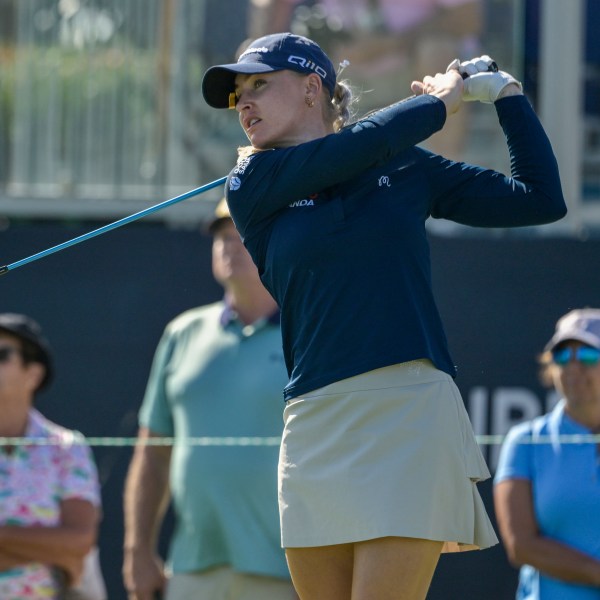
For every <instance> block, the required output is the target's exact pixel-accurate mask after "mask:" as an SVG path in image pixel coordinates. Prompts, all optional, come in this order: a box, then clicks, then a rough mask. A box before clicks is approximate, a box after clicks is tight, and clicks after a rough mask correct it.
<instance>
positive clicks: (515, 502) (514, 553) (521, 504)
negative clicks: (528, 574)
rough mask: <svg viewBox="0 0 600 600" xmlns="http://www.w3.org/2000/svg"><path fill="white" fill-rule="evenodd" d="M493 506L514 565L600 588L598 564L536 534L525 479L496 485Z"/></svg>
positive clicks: (529, 488)
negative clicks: (532, 568)
mask: <svg viewBox="0 0 600 600" xmlns="http://www.w3.org/2000/svg"><path fill="white" fill-rule="evenodd" d="M494 507H495V511H496V517H497V520H498V526H499V528H500V535H501V537H502V540H503V542H504V547H505V549H506V553H507V555H508V559H509V560H510V562H511V563H512V564H513V565H515V566H521V565H524V564H526V565H531V566H532V567H534V568H536V569H538V570H539V571H541V572H543V573H545V574H546V575H549V576H550V577H554V578H556V579H561V580H562V581H566V582H569V583H580V584H586V585H593V586H598V587H600V561H598V560H596V559H594V558H593V557H592V556H589V555H587V554H584V553H583V552H580V551H578V550H575V549H574V548H572V547H570V546H567V545H565V544H562V543H560V542H557V541H555V540H553V539H551V538H548V537H545V536H544V535H542V533H541V532H540V531H539V528H538V526H537V522H536V519H535V514H534V510H533V497H532V493H531V483H530V482H529V481H528V480H525V479H507V480H504V481H501V482H499V483H497V484H496V485H495V486H494Z"/></svg>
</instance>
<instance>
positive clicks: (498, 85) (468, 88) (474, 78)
mask: <svg viewBox="0 0 600 600" xmlns="http://www.w3.org/2000/svg"><path fill="white" fill-rule="evenodd" d="M451 69H454V70H455V71H458V72H459V73H460V74H461V75H462V77H463V79H464V80H465V82H464V89H463V96H462V99H463V100H464V101H466V102H474V101H475V100H478V101H479V102H484V103H486V104H491V103H493V102H495V101H496V100H497V99H498V96H499V95H500V92H501V91H502V90H503V89H504V88H505V87H506V86H507V85H510V84H511V83H514V84H516V85H518V86H519V88H520V89H521V90H522V89H523V86H522V85H521V83H520V82H518V81H517V80H516V79H515V78H514V77H513V76H512V75H510V74H509V73H506V72H504V71H498V67H497V65H496V63H495V62H494V61H493V60H492V59H491V58H490V57H489V56H487V55H485V54H484V55H483V56H480V57H478V58H473V59H471V60H467V61H465V62H460V61H459V60H458V58H455V59H454V60H453V61H452V62H451V63H450V64H449V65H448V68H447V69H446V72H448V71H450V70H451Z"/></svg>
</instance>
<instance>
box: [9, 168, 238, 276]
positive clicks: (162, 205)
mask: <svg viewBox="0 0 600 600" xmlns="http://www.w3.org/2000/svg"><path fill="white" fill-rule="evenodd" d="M226 179H227V178H226V177H221V178H220V179H215V180H214V181H211V182H210V183H207V184H205V185H203V186H200V187H198V188H195V189H193V190H190V191H189V192H185V193H184V194H181V195H179V196H175V197H174V198H170V199H169V200H165V201H164V202H161V203H159V204H155V205H154V206H150V207H149V208H146V209H144V210H141V211H139V212H137V213H135V214H133V215H129V216H128V217H124V218H122V219H119V220H118V221H115V222H114V223H109V224H108V225H104V226H103V227H99V228H98V229H94V231H90V232H89V233H84V234H83V235H80V236H78V237H76V238H73V239H72V240H68V241H66V242H63V243H62V244H58V245H57V246H53V247H52V248H48V249H47V250H42V251H41V252H38V253H37V254H32V255H31V256H28V257H27V258H22V259H21V260H17V261H16V262H13V263H10V264H8V265H5V266H3V267H0V275H5V274H6V273H8V272H9V271H13V270H14V269H16V268H18V267H22V266H23V265H26V264H28V263H30V262H33V261H34V260H38V259H40V258H43V257H44V256H48V255H49V254H54V253H55V252H58V251H60V250H64V249H65V248H69V246H74V245H75V244H79V243H80V242H85V241H86V240H89V239H91V238H93V237H96V236H97V235H101V234H103V233H106V232H108V231H111V230H113V229H116V228H117V227H121V226H122V225H127V223H131V222H132V221H136V220H137V219H141V218H142V217H145V216H146V215H149V214H152V213H154V212H156V211H158V210H161V209H163V208H166V207H167V206H171V205H172V204H176V203H177V202H181V201H182V200H187V199H188V198H191V197H192V196H198V195H199V194H203V193H204V192H207V191H208V190H212V189H213V188H215V187H217V186H219V185H222V184H224V183H225V180H226Z"/></svg>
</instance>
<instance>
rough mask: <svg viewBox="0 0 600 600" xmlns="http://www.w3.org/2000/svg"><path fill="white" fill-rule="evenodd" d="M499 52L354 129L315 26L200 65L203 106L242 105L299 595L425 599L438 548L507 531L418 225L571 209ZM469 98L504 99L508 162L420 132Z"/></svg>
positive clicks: (234, 188)
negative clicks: (272, 322)
mask: <svg viewBox="0 0 600 600" xmlns="http://www.w3.org/2000/svg"><path fill="white" fill-rule="evenodd" d="M491 62H492V61H491V59H489V58H488V57H482V58H481V59H476V60H473V61H469V62H468V63H459V62H458V61H454V62H453V63H452V64H451V66H450V67H449V70H448V72H446V73H445V74H437V75H435V76H433V77H425V78H424V79H423V81H422V82H414V83H413V86H412V87H413V92H414V93H415V94H417V96H416V97H414V98H412V99H408V100H405V101H403V102H399V103H397V104H394V105H392V106H388V107H387V108H384V109H382V110H380V111H377V112H375V113H373V114H370V115H367V116H366V117H365V118H363V119H361V120H359V121H358V122H356V123H354V124H351V125H347V121H348V119H349V106H350V102H351V92H350V88H349V87H348V86H347V85H346V84H345V83H341V82H337V81H336V71H335V69H334V67H333V65H332V63H331V61H330V60H329V58H328V57H327V56H326V55H325V54H324V52H323V51H322V50H321V48H320V47H319V46H318V45H317V44H315V43H314V42H312V41H311V40H308V39H306V38H303V37H300V36H296V35H292V34H289V33H282V34H274V35H269V36H266V37H263V38H260V39H258V40H256V41H255V42H253V43H252V44H251V45H250V47H249V48H248V49H247V50H246V51H245V52H244V53H243V54H242V55H241V56H240V58H239V60H238V62H237V63H235V64H229V65H219V66H215V67H212V68H210V69H209V70H208V71H207V72H206V73H205V76H204V79H203V84H202V89H203V94H204V97H205V99H206V101H207V102H208V103H209V104H210V105H211V106H214V107H216V108H227V107H231V108H235V109H236V110H237V112H238V114H239V120H240V124H241V125H242V127H243V129H244V131H245V133H246V135H247V137H248V139H249V140H250V143H251V146H250V147H248V148H245V149H241V151H240V158H239V160H238V162H237V165H236V166H235V168H234V169H233V170H232V171H231V173H230V175H229V177H228V181H227V184H226V188H227V189H226V193H227V196H228V202H229V206H230V209H231V213H232V216H233V219H234V221H235V223H236V226H237V228H238V229H239V231H240V233H241V235H242V238H243V240H244V244H245V245H246V247H247V248H248V250H249V252H250V254H251V255H252V257H253V259H254V261H255V262H256V264H257V265H258V268H259V271H260V274H261V277H262V280H263V282H264V284H265V285H266V287H267V289H268V290H269V291H270V292H271V294H272V295H273V296H274V298H275V299H276V300H277V302H278V303H279V305H280V307H281V310H282V335H283V347H284V353H285V357H286V361H287V368H288V371H289V376H290V380H289V383H288V385H287V386H286V388H285V391H284V397H285V401H286V405H285V409H284V423H285V428H284V432H283V439H282V445H281V452H280V462H279V503H280V515H281V528H282V544H283V546H284V547H285V548H286V556H287V560H288V563H289V567H290V571H291V574H292V580H293V582H294V585H295V587H296V589H297V591H298V593H299V595H300V597H301V598H302V599H303V600H314V599H315V598H318V599H326V600H348V599H349V598H352V600H364V599H367V598H369V599H372V598H377V599H378V600H388V599H390V600H391V599H394V600H398V599H410V600H418V599H421V598H425V595H426V593H427V589H428V587H429V584H430V581H431V578H432V575H433V573H434V570H435V566H436V564H437V562H438V558H439V555H440V553H441V552H443V551H452V550H465V549H470V548H486V547H488V546H491V545H493V544H495V543H497V538H496V536H495V534H494V531H493V528H492V526H491V524H490V521H489V519H488V517H487V515H486V512H485V509H484V507H483V503H482V501H481V498H480V496H479V494H478V491H477V489H476V482H477V481H481V480H483V479H486V478H488V477H489V472H488V469H487V467H486V465H485V462H484V460H483V457H482V455H481V453H480V451H479V449H478V447H477V444H476V441H475V439H474V435H473V432H472V429H471V426H470V423H469V418H468V415H467V414H466V411H465V409H464V406H463V402H462V400H461V397H460V394H459V392H458V389H457V388H456V386H455V384H454V382H453V377H454V375H455V367H454V363H453V361H452V358H451V357H450V354H449V352H448V347H447V342H446V337H445V334H444V330H443V327H442V323H441V320H440V316H439V314H438V310H437V308H436V305H435V301H434V298H433V294H432V286H431V274H430V262H429V249H428V243H427V236H426V230H425V221H426V220H427V218H428V217H430V216H432V217H436V218H445V219H450V220H453V221H457V222H460V223H465V224H469V225H475V226H482V227H514V226H523V225H535V224H540V223H548V222H551V221H555V220H557V219H559V218H561V217H562V216H563V215H564V214H565V210H566V209H565V204H564V200H563V197H562V193H561V186H560V180H559V175H558V170H557V166H556V161H555V159H554V155H553V153H552V149H551V147H550V144H549V142H548V139H547V137H546V135H545V133H544V131H543V130H542V127H541V125H540V123H539V121H538V119H537V118H536V116H535V114H534V112H533V110H532V109H531V107H530V105H529V103H528V102H527V100H526V99H525V98H524V96H523V95H522V93H521V88H520V85H519V84H518V83H517V82H516V81H515V79H514V78H512V77H511V76H510V75H508V74H506V73H503V72H497V73H490V72H486V71H487V69H488V68H489V67H490V64H491ZM461 73H465V74H467V75H471V77H469V78H468V79H467V80H466V83H464V84H463V78H462V77H461ZM463 94H467V96H466V97H467V98H468V99H472V100H481V101H485V102H495V107H496V111H497V113H498V116H499V119H500V124H501V126H502V128H503V130H504V132H505V134H506V138H507V141H508V146H509V151H510V154H511V159H512V176H511V177H508V176H505V175H503V174H501V173H498V172H494V171H490V170H485V169H482V168H478V167H475V166H472V165H467V164H462V163H455V162H452V161H449V160H447V159H445V158H443V157H442V156H438V155H435V154H432V153H430V152H427V151H425V150H423V149H421V148H419V147H417V146H415V144H417V143H419V142H421V141H423V140H425V139H426V138H427V137H428V136H430V135H431V134H433V133H434V132H435V131H437V130H439V129H441V128H442V127H443V126H444V122H445V120H446V117H447V115H450V114H452V113H453V112H455V111H456V110H458V108H459V106H460V103H461V101H462V99H463ZM465 308H467V307H465Z"/></svg>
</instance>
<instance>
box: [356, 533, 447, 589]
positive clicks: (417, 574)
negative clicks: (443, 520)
mask: <svg viewBox="0 0 600 600" xmlns="http://www.w3.org/2000/svg"><path fill="white" fill-rule="evenodd" d="M442 546H443V542H434V541H431V540H422V539H416V538H402V537H385V538H378V539H374V540H368V541H366V542H357V543H356V544H354V573H353V578H352V596H351V597H350V598H351V600H374V599H375V598H376V599H377V600H424V598H425V597H426V596H427V590H428V589H429V586H430V584H431V579H432V577H433V573H434V571H435V568H436V566H437V563H438V560H439V557H440V553H441V551H442Z"/></svg>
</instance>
